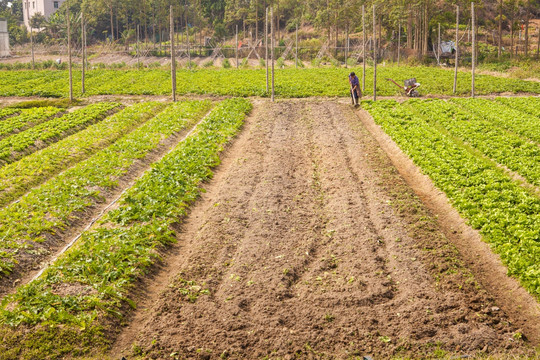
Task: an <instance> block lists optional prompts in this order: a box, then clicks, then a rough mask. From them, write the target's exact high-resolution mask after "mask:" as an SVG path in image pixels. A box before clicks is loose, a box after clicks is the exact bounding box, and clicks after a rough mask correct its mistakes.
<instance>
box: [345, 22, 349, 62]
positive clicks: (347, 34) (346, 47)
mask: <svg viewBox="0 0 540 360" xmlns="http://www.w3.org/2000/svg"><path fill="white" fill-rule="evenodd" d="M345 42H346V44H345V69H346V68H348V67H349V64H347V60H348V58H349V24H347V30H346V35H345Z"/></svg>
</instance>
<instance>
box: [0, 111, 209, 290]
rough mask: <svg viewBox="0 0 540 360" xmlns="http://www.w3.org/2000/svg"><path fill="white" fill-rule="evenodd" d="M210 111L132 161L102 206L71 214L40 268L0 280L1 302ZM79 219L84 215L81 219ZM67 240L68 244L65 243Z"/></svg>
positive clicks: (70, 243) (55, 256) (39, 271)
mask: <svg viewBox="0 0 540 360" xmlns="http://www.w3.org/2000/svg"><path fill="white" fill-rule="evenodd" d="M211 111H212V109H210V110H209V111H208V112H207V113H206V114H205V115H204V116H203V117H202V118H201V120H199V121H198V122H197V123H196V124H195V125H193V126H191V127H189V128H186V129H184V130H183V131H180V132H179V133H176V134H173V135H171V136H169V137H168V138H166V139H164V140H162V142H161V144H160V145H158V146H157V147H156V148H155V149H154V150H152V151H151V152H150V153H148V154H147V155H146V156H145V157H144V158H142V159H137V160H135V162H134V163H133V164H132V165H131V167H130V170H129V171H128V172H127V173H126V174H125V175H123V176H121V177H120V178H119V179H118V181H119V185H118V186H117V187H115V188H114V189H113V190H111V191H107V192H106V193H105V196H104V197H105V199H104V201H103V202H102V203H95V204H94V205H91V206H90V207H89V208H88V209H86V210H85V211H84V214H73V217H74V218H75V219H76V220H75V222H74V223H73V224H71V225H70V226H69V227H68V230H66V231H65V232H61V231H59V232H58V234H59V235H57V236H55V238H54V240H53V241H51V244H50V247H51V250H50V253H52V252H54V253H53V254H52V255H49V256H46V257H45V258H44V259H39V260H40V264H39V268H37V269H35V270H34V271H30V272H28V273H26V274H24V275H22V276H17V275H20V274H19V273H17V272H13V275H14V276H12V275H10V276H6V277H5V278H2V279H0V289H1V290H0V298H1V297H4V296H6V295H8V294H10V293H12V292H14V291H15V290H16V289H17V287H18V286H21V285H24V284H27V283H30V282H32V281H34V280H35V279H37V278H38V277H39V276H41V274H43V272H44V271H45V270H46V269H47V268H48V267H49V266H50V265H51V264H53V263H54V262H55V261H56V259H58V257H59V256H61V255H62V254H63V253H65V252H66V251H67V250H68V249H69V248H71V247H72V246H73V245H74V244H75V243H76V242H77V240H78V239H79V238H80V237H81V236H82V234H83V233H84V232H85V231H87V230H88V229H90V228H91V227H92V226H93V225H94V224H95V223H96V222H97V221H99V220H100V219H101V218H102V217H103V216H104V215H105V214H106V213H107V212H108V211H110V210H112V209H114V207H115V206H116V204H117V202H118V200H120V198H121V197H122V195H123V194H124V193H125V192H126V191H127V190H128V189H129V188H131V187H132V186H133V185H134V184H135V182H136V181H137V179H138V178H140V177H141V176H142V175H143V174H144V173H145V172H146V171H148V170H149V169H150V168H151V167H152V164H153V163H155V162H157V161H159V160H161V159H162V158H163V157H165V156H166V155H167V154H169V153H170V152H171V151H173V150H174V148H175V146H176V145H177V144H179V143H180V142H182V141H184V140H185V139H186V138H187V137H189V136H190V135H191V134H193V132H194V131H195V130H196V128H197V126H198V125H199V124H200V123H202V122H203V121H204V120H205V119H206V117H207V116H208V114H209V113H210V112H211ZM143 125H144V123H143ZM137 128H138V127H137ZM137 128H135V129H134V130H136V129H137ZM65 171H67V169H66V170H64V171H63V172H65ZM79 215H81V216H79ZM82 215H84V217H83V216H82ZM68 239H70V240H69V241H68ZM66 242H67V243H66ZM10 282H11V283H12V285H11V286H9V283H10Z"/></svg>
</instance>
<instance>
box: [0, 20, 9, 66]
mask: <svg viewBox="0 0 540 360" xmlns="http://www.w3.org/2000/svg"><path fill="white" fill-rule="evenodd" d="M9 55H10V54H9V34H8V26H7V21H6V20H4V19H0V57H5V56H9Z"/></svg>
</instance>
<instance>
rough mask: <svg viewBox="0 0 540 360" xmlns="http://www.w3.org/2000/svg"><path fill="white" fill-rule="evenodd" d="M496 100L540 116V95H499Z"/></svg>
mask: <svg viewBox="0 0 540 360" xmlns="http://www.w3.org/2000/svg"><path fill="white" fill-rule="evenodd" d="M496 100H497V101H498V102H500V103H503V104H506V105H508V106H510V107H511V108H514V109H517V110H521V111H523V112H525V113H527V114H531V115H534V116H536V117H537V118H540V97H527V98H519V97H512V98H508V97H498V98H496Z"/></svg>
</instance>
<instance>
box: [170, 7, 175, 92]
mask: <svg viewBox="0 0 540 360" xmlns="http://www.w3.org/2000/svg"><path fill="white" fill-rule="evenodd" d="M170 23H171V25H170V28H171V35H170V36H171V81H172V99H173V102H176V54H175V49H174V13H173V6H172V5H171V6H170Z"/></svg>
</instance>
